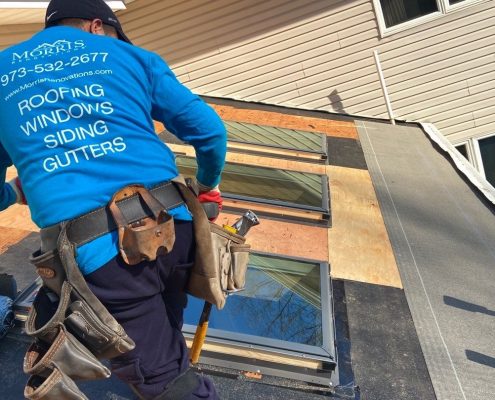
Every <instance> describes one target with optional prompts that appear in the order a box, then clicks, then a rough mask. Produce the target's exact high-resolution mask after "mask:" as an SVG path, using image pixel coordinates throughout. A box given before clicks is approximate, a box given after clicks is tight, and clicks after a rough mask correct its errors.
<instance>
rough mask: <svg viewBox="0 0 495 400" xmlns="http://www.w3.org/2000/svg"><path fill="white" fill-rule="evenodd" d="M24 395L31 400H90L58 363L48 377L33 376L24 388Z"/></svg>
mask: <svg viewBox="0 0 495 400" xmlns="http://www.w3.org/2000/svg"><path fill="white" fill-rule="evenodd" d="M24 397H25V398H26V399H29V400H88V398H87V397H86V396H85V395H84V394H83V393H82V392H81V391H80V390H79V389H78V388H77V386H76V384H75V383H74V381H73V380H72V379H71V378H69V377H68V376H67V375H66V374H64V373H63V372H62V371H60V369H59V368H58V366H57V365H54V366H53V370H52V371H51V372H50V374H49V375H48V377H43V376H39V375H33V376H31V377H30V378H29V380H28V382H27V384H26V387H25V388H24Z"/></svg>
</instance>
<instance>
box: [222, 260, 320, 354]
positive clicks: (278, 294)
mask: <svg viewBox="0 0 495 400" xmlns="http://www.w3.org/2000/svg"><path fill="white" fill-rule="evenodd" d="M253 272H254V271H253ZM253 275H255V276H253ZM248 290H249V293H246V294H245V295H241V296H234V297H232V298H231V299H230V301H231V302H232V303H235V305H234V304H232V303H231V304H230V306H231V307H229V308H230V310H231V312H235V313H237V314H238V315H243V316H245V324H246V326H245V329H243V331H247V332H249V333H250V334H256V335H259V336H262V337H268V338H273V339H280V340H286V341H290V342H296V343H303V344H308V345H314V346H321V345H322V342H323V339H322V328H321V323H322V322H321V310H320V309H319V308H317V307H314V306H313V305H311V304H310V303H309V302H308V301H306V300H305V299H303V298H302V297H301V296H300V295H298V294H297V293H295V292H294V291H291V290H289V289H288V288H287V287H285V286H284V285H282V284H280V283H278V282H276V281H274V280H273V279H272V278H271V277H270V276H269V275H267V274H266V273H264V272H262V271H259V270H258V271H256V272H254V274H251V279H250V284H249V289H248ZM257 294H259V297H258V296H257ZM234 299H235V301H233V300H234ZM232 306H233V307H232Z"/></svg>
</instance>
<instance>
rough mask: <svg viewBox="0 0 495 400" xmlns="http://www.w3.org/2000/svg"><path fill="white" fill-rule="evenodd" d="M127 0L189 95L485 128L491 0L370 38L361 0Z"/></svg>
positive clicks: (132, 32) (460, 129)
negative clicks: (384, 84)
mask: <svg viewBox="0 0 495 400" xmlns="http://www.w3.org/2000/svg"><path fill="white" fill-rule="evenodd" d="M166 4H167V5H166V6H163V2H162V1H157V0H139V1H136V2H134V3H131V4H129V8H128V10H127V11H124V12H122V13H120V16H121V19H122V22H123V24H124V26H125V27H126V30H127V33H128V34H129V36H130V37H132V38H133V40H134V41H135V43H136V44H138V45H141V46H143V47H146V48H148V49H151V50H153V51H157V52H158V53H160V54H161V55H162V56H163V57H165V59H167V61H168V62H169V63H170V64H171V66H172V68H173V69H174V71H175V72H176V73H177V75H178V77H179V79H180V80H181V81H182V82H183V83H185V84H186V85H187V86H188V87H189V88H191V89H192V90H193V91H194V92H196V93H199V94H203V95H209V96H219V97H228V98H233V99H238V100H245V101H254V102H262V103H267V104H275V105H283V106H289V107H296V108H303V109H311V110H325V111H330V112H338V113H348V114H353V115H359V116H366V117H377V118H388V114H387V109H386V106H385V103H384V100H383V95H382V92H381V87H380V83H379V80H378V75H377V72H376V67H375V64H374V59H373V50H375V49H376V50H378V51H379V53H380V59H381V63H382V68H383V71H384V75H385V79H386V82H387V86H388V91H389V94H390V98H391V101H392V106H393V108H394V113H395V115H396V117H397V118H398V119H405V120H412V121H427V122H433V123H435V124H436V125H437V127H438V128H439V129H440V130H441V131H442V133H443V134H445V135H446V136H447V137H449V138H450V139H451V140H452V141H454V142H455V141H460V140H462V139H464V138H467V137H472V136H479V135H483V134H487V133H491V132H493V133H495V116H494V115H495V113H494V112H493V111H494V107H495V106H493V104H494V103H495V101H494V99H495V62H494V61H495V53H494V50H495V44H494V43H495V42H494V41H493V37H494V36H495V13H494V11H495V5H494V2H493V1H486V2H482V3H478V4H475V5H472V6H470V7H467V8H465V9H463V10H457V11H455V12H450V13H448V14H446V15H443V16H441V17H439V18H438V19H435V20H433V21H430V22H427V23H424V24H421V25H419V26H417V27H414V28H410V29H408V30H405V31H402V32H399V33H396V34H393V35H390V36H387V37H384V38H381V37H380V33H379V29H378V22H377V19H376V16H375V11H374V6H373V2H372V0H354V1H337V0H333V1H332V0H312V1H309V0H296V1H290V2H288V1H286V0H270V1H265V0H249V1H248V0H240V1H232V0H214V1H209V2H200V1H199V0H189V1H179V0H177V1H167V2H166Z"/></svg>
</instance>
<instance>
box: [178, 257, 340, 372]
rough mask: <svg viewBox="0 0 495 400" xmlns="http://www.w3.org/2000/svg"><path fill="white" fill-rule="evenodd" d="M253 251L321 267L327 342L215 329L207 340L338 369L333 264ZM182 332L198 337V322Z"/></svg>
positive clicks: (321, 296)
mask: <svg viewBox="0 0 495 400" xmlns="http://www.w3.org/2000/svg"><path fill="white" fill-rule="evenodd" d="M253 254H255V255H259V256H262V257H265V258H279V259H280V258H282V259H284V258H285V259H288V260H291V261H299V262H301V263H310V264H313V265H316V266H318V268H319V273H320V275H319V276H320V300H321V328H322V342H323V344H322V346H321V347H319V346H316V345H307V344H302V343H296V342H290V341H287V340H282V339H273V338H267V337H262V336H258V335H249V334H242V333H236V332H230V331H225V330H221V329H215V328H209V329H208V332H207V336H206V340H205V343H215V344H221V345H225V346H227V347H228V346H229V345H232V346H236V347H241V348H246V349H251V350H259V351H266V352H270V353H272V354H273V353H274V354H279V355H285V356H292V357H300V358H304V359H306V360H315V361H321V362H323V363H329V364H334V366H335V368H337V365H336V364H337V355H336V344H335V326H334V322H333V321H334V318H333V315H334V310H333V301H332V299H333V293H332V287H331V284H330V280H331V278H330V270H329V264H328V263H326V262H323V261H317V260H310V259H306V258H299V257H290V256H284V255H280V254H271V253H264V252H258V251H256V252H253ZM228 301H229V299H228V298H227V302H228ZM220 312H221V311H220ZM198 320H199V315H198ZM182 331H183V333H184V335H185V337H186V338H192V337H193V336H194V333H195V332H196V325H191V324H186V323H184V326H183V329H182ZM209 360H211V357H210V358H209Z"/></svg>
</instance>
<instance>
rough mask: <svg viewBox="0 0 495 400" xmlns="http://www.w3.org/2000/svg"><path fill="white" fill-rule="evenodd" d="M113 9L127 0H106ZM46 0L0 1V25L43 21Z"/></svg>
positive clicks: (120, 8)
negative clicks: (25, 0)
mask: <svg viewBox="0 0 495 400" xmlns="http://www.w3.org/2000/svg"><path fill="white" fill-rule="evenodd" d="M16 3H19V4H20V3H23V4H22V7H18V8H17V7H16ZM107 3H109V5H110V6H111V7H112V9H113V10H114V11H117V10H122V9H125V5H124V3H129V1H126V2H122V1H109V2H107ZM47 4H48V1H29V2H15V1H0V26H1V25H17V24H38V23H43V22H44V21H45V10H46V6H47Z"/></svg>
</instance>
